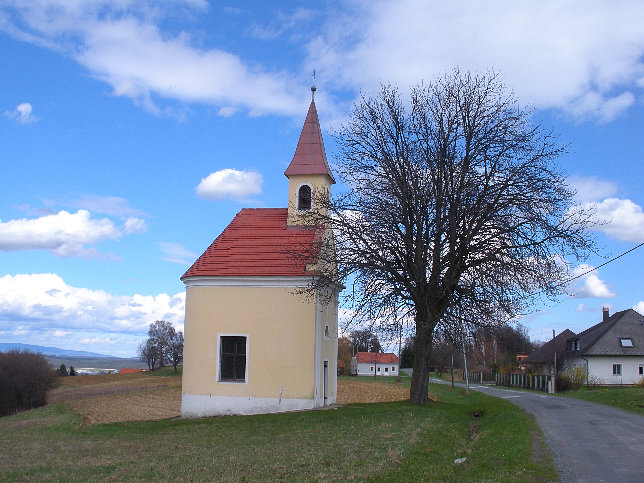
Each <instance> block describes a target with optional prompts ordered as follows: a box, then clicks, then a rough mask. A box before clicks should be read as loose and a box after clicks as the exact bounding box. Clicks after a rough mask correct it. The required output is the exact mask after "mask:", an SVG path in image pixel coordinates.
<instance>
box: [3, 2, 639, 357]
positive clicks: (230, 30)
mask: <svg viewBox="0 0 644 483" xmlns="http://www.w3.org/2000/svg"><path fill="white" fill-rule="evenodd" d="M642 18H644V2H640V1H615V2H604V1H593V0H588V1H585V2H583V3H580V2H572V1H539V2H537V1H516V0H511V1H476V2H474V1H470V2H466V1H451V2H442V1H412V0H399V1H397V2H388V1H378V0H369V1H353V0H338V1H324V0H318V1H304V2H263V1H246V2H214V1H213V2H208V1H205V0H163V1H151V0H30V1H25V0H0V342H22V343H28V344H38V345H47V346H56V347H62V348H66V349H75V350H85V351H92V352H98V353H103V354H110V355H114V356H123V357H128V356H134V355H135V353H136V347H137V345H138V344H139V343H140V342H141V341H142V340H144V339H145V338H146V332H147V328H148V326H149V324H150V323H151V322H154V321H155V320H161V319H163V320H167V321H170V322H172V323H173V324H174V326H175V327H176V328H177V329H179V330H183V323H184V319H183V314H184V304H185V288H184V285H183V283H182V282H181V280H180V277H181V276H182V275H183V273H184V272H185V270H186V269H187V268H188V267H189V266H190V265H191V264H192V262H194V260H195V259H196V258H197V257H198V256H199V255H200V254H201V253H202V252H203V251H204V250H205V249H206V248H207V247H208V245H209V244H210V243H211V242H212V241H213V240H214V238H215V237H216V236H217V235H218V234H219V233H220V232H221V230H222V229H223V228H225V226H226V225H227V224H228V223H229V222H230V221H231V220H232V218H233V217H234V215H235V214H236V213H237V212H238V211H239V210H240V209H241V208H243V207H285V206H286V203H287V180H286V178H285V177H284V176H283V172H284V170H285V169H286V167H287V166H288V164H289V162H290V160H291V158H292V156H293V153H294V151H295V146H296V144H297V140H298V138H299V134H300V130H301V128H302V124H303V122H304V118H305V116H306V112H307V109H308V105H309V102H310V99H311V92H310V86H311V84H312V82H313V79H312V73H313V71H314V70H315V73H316V77H315V84H316V85H317V88H318V89H317V92H316V97H315V101H316V105H317V110H318V114H319V117H320V122H321V124H322V128H323V135H324V139H325V146H326V151H327V156H328V157H329V160H330V162H331V163H333V160H334V155H335V154H336V153H337V149H336V146H335V144H334V139H333V133H334V132H336V131H338V130H339V129H341V126H342V123H343V122H345V121H346V120H347V118H348V116H349V114H350V111H351V108H352V105H353V104H354V102H356V100H358V99H359V97H360V95H367V96H368V95H372V94H374V93H376V92H377V91H378V90H379V87H380V85H381V84H383V83H393V84H395V85H397V86H399V87H400V88H401V89H403V91H404V90H405V89H407V88H408V87H409V86H413V85H416V84H418V83H420V82H423V81H430V80H432V79H433V78H435V77H436V76H440V75H442V74H444V73H445V72H447V71H451V70H452V69H454V68H455V67H458V68H460V69H461V70H467V71H471V72H478V73H484V72H489V71H494V72H496V73H497V74H498V75H499V77H500V78H501V79H502V80H503V82H504V83H505V84H506V85H507V86H508V88H509V89H511V90H512V91H513V92H514V93H515V95H516V97H517V99H518V100H519V102H520V104H521V105H522V106H525V107H527V108H534V113H533V120H534V122H535V123H536V124H540V125H541V126H543V127H544V128H546V129H552V130H554V131H555V132H556V133H558V134H559V136H560V142H561V143H562V144H565V145H567V146H568V153H567V154H566V155H564V156H563V157H562V158H561V159H560V160H559V163H560V165H561V166H562V167H563V169H564V170H565V171H566V172H567V173H568V181H569V184H570V185H571V186H572V187H573V188H575V189H576V190H577V198H576V202H577V203H579V204H592V206H594V208H595V217H596V221H597V222H598V226H597V227H596V229H595V230H594V235H595V236H596V237H597V240H598V243H599V246H600V251H599V253H598V254H597V255H595V256H592V257H591V258H590V259H589V260H587V261H586V262H585V263H584V264H576V265H575V273H576V274H581V273H584V272H586V271H587V270H589V269H591V268H594V267H597V266H599V265H601V264H602V263H605V262H606V261H608V260H610V259H611V258H612V257H615V256H617V255H619V254H621V253H623V252H625V251H627V250H630V249H631V248H633V247H635V246H637V245H638V244H640V243H642V242H644V213H643V211H642V206H643V205H644V182H643V180H644V167H643V166H642V161H643V160H644V146H643V143H642V137H643V136H642V133H643V127H644V26H642V22H641V19H642ZM334 189H335V191H336V193H337V192H340V191H341V190H342V189H343V186H341V185H336V186H335V187H334ZM643 266H644V247H642V248H641V249H638V250H634V251H633V252H631V253H629V254H627V255H625V256H623V257H621V258H619V259H618V260H616V261H614V262H611V263H609V264H608V265H606V266H604V267H601V268H600V269H598V270H596V271H593V272H591V273H590V274H588V275H586V276H584V277H582V278H580V279H578V280H576V281H575V282H574V283H572V284H571V287H570V295H566V296H562V297H561V298H560V300H558V301H557V302H556V303H553V302H549V301H543V304H540V305H537V306H535V307H533V308H532V310H531V311H530V312H529V313H527V314H526V316H525V317H524V318H523V319H522V320H521V323H523V324H524V325H525V326H526V327H527V328H528V331H529V334H530V336H531V337H532V338H533V339H537V340H547V339H549V338H550V337H552V331H553V330H555V331H556V333H559V332H561V331H562V330H564V329H566V328H568V329H570V330H572V331H575V332H579V331H581V330H583V329H585V328H587V327H590V326H591V325H594V324H595V323H597V322H599V321H600V320H601V310H602V307H604V306H606V307H609V308H610V311H611V313H613V312H615V311H618V310H624V309H628V308H635V309H636V310H638V311H640V312H641V313H644V292H643V291H642V287H643V286H644V274H643V273H642V270H641V269H640V267H643Z"/></svg>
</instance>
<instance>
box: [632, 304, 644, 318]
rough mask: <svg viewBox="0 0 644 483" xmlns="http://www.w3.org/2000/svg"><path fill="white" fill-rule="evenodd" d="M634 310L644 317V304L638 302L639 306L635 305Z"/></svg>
mask: <svg viewBox="0 0 644 483" xmlns="http://www.w3.org/2000/svg"><path fill="white" fill-rule="evenodd" d="M633 310H634V311H636V312H638V313H640V314H642V315H644V302H638V303H637V304H635V305H633Z"/></svg>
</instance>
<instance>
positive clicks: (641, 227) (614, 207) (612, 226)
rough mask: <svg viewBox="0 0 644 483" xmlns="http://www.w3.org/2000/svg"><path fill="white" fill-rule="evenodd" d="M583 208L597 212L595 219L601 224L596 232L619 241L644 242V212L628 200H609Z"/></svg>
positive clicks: (589, 204)
mask: <svg viewBox="0 0 644 483" xmlns="http://www.w3.org/2000/svg"><path fill="white" fill-rule="evenodd" d="M583 206H584V207H585V208H587V209H588V208H590V209H593V210H594V211H595V214H594V219H595V220H596V221H597V222H598V223H600V225H598V226H597V227H596V228H595V229H596V230H598V231H602V232H604V233H605V234H606V235H608V236H609V237H611V238H615V239H617V240H622V241H629V242H634V243H641V242H644V212H643V211H642V207H641V206H640V205H638V204H636V203H634V202H633V201H631V200H628V199H619V198H607V199H605V200H603V201H601V202H596V203H586V204H584V205H583Z"/></svg>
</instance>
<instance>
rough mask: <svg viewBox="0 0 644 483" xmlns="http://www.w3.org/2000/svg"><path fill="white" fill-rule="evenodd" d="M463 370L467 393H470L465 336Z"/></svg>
mask: <svg viewBox="0 0 644 483" xmlns="http://www.w3.org/2000/svg"><path fill="white" fill-rule="evenodd" d="M463 368H464V371H465V373H464V374H465V392H466V393H467V394H469V393H470V378H469V377H468V375H467V358H466V357H465V335H463Z"/></svg>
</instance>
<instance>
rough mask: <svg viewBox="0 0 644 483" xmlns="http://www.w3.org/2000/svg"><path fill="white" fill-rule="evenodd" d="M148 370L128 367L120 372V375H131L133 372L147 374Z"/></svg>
mask: <svg viewBox="0 0 644 483" xmlns="http://www.w3.org/2000/svg"><path fill="white" fill-rule="evenodd" d="M145 371H146V369H130V368H128V367H125V368H123V369H121V370H120V371H119V374H130V373H132V372H145Z"/></svg>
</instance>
